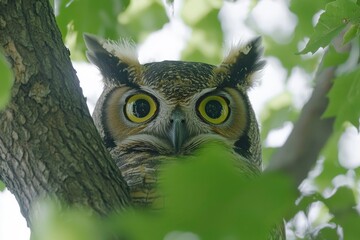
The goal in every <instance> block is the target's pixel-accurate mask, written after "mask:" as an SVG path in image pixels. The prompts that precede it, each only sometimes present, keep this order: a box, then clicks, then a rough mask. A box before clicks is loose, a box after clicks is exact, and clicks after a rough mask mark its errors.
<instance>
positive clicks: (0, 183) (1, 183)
mask: <svg viewBox="0 0 360 240" xmlns="http://www.w3.org/2000/svg"><path fill="white" fill-rule="evenodd" d="M4 189H5V184H4V183H3V182H2V181H0V192H1V191H4Z"/></svg>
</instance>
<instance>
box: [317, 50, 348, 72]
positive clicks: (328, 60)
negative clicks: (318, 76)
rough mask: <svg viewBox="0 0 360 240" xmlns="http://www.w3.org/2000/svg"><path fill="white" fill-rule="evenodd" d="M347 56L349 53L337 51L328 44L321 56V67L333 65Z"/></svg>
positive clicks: (338, 63)
mask: <svg viewBox="0 0 360 240" xmlns="http://www.w3.org/2000/svg"><path fill="white" fill-rule="evenodd" d="M348 57H349V53H339V52H337V51H336V50H335V48H334V47H333V46H331V45H330V46H329V49H328V51H327V52H326V54H325V55H324V58H323V67H325V68H326V67H333V66H337V65H340V64H342V63H344V62H345V61H346V60H347V59H348Z"/></svg>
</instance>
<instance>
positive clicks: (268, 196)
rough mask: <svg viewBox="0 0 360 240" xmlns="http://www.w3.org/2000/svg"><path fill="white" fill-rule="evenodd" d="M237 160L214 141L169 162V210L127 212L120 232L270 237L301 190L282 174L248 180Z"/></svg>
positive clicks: (164, 175)
mask: <svg viewBox="0 0 360 240" xmlns="http://www.w3.org/2000/svg"><path fill="white" fill-rule="evenodd" d="M234 161H238V162H239V160H236V159H234V155H232V153H231V152H230V151H229V149H228V148H227V147H225V146H222V145H221V144H219V143H213V144H208V145H206V146H204V148H202V149H200V150H198V151H197V152H196V154H195V156H192V157H188V158H183V159H181V160H180V161H177V162H176V163H173V164H170V165H168V166H167V167H166V168H165V169H164V170H163V173H162V174H161V176H160V179H162V182H161V184H160V185H161V189H162V191H161V192H162V193H163V194H164V196H165V200H164V206H165V208H164V209H162V210H160V211H159V212H157V213H153V212H151V211H145V212H144V211H143V212H139V211H137V212H131V213H128V214H126V215H125V216H122V218H121V219H126V221H124V220H121V219H119V220H118V223H119V224H120V225H121V227H120V229H121V231H122V232H123V233H125V234H126V236H128V237H129V238H131V239H137V240H140V239H164V238H166V239H167V237H170V236H172V237H174V236H179V235H180V236H181V235H183V236H186V234H190V235H192V236H197V237H198V238H199V239H227V238H228V239H266V237H267V235H268V233H269V231H270V229H271V228H272V227H273V226H275V225H276V224H278V223H281V221H282V220H281V219H282V217H283V216H284V214H285V213H286V212H287V211H288V209H289V208H291V206H292V205H293V202H294V201H295V196H296V192H295V191H296V188H294V186H293V185H292V184H291V181H290V180H289V179H288V178H287V177H284V176H282V175H279V174H266V175H263V176H261V177H259V178H257V179H248V178H244V176H243V175H241V174H240V173H239V171H238V169H236V168H235V167H234ZM240 168H241V166H240ZM169 239H176V238H169Z"/></svg>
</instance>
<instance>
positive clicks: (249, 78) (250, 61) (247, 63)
mask: <svg viewBox="0 0 360 240" xmlns="http://www.w3.org/2000/svg"><path fill="white" fill-rule="evenodd" d="M262 53H263V48H262V47H261V37H257V38H255V39H254V40H252V41H250V42H249V43H247V44H246V45H238V46H237V47H234V48H232V49H231V50H230V52H229V54H228V55H227V56H226V57H225V59H224V60H223V62H222V63H221V64H220V66H218V67H217V72H218V73H221V75H224V74H225V75H226V76H228V77H227V78H226V79H224V82H223V84H225V85H233V86H237V87H241V88H244V89H245V90H247V89H249V88H250V87H252V86H253V84H254V79H255V78H254V73H256V72H257V71H259V70H261V69H262V68H263V67H264V65H265V61H264V60H262V59H261V56H262Z"/></svg>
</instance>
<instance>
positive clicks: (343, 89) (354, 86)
mask: <svg viewBox="0 0 360 240" xmlns="http://www.w3.org/2000/svg"><path fill="white" fill-rule="evenodd" d="M329 98H330V102H329V106H328V108H327V109H326V111H325V113H324V117H336V121H335V128H336V129H341V126H342V124H343V123H344V122H345V121H349V122H350V123H351V124H353V125H354V126H355V128H357V129H358V128H359V118H360V108H359V103H360V67H357V68H356V69H354V70H353V71H351V72H348V73H345V74H343V75H341V76H339V77H337V78H336V79H335V80H334V85H333V87H332V88H331V90H330V93H329Z"/></svg>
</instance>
